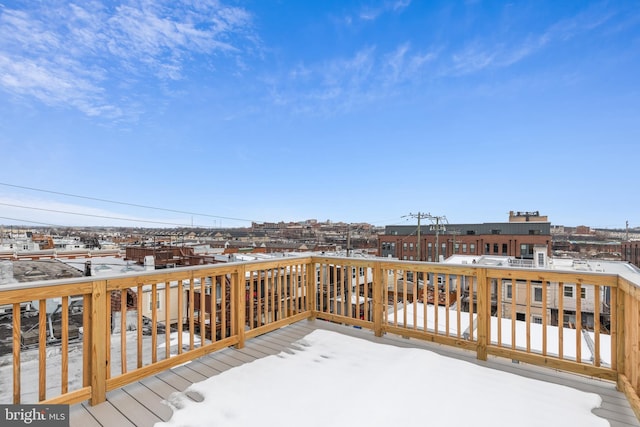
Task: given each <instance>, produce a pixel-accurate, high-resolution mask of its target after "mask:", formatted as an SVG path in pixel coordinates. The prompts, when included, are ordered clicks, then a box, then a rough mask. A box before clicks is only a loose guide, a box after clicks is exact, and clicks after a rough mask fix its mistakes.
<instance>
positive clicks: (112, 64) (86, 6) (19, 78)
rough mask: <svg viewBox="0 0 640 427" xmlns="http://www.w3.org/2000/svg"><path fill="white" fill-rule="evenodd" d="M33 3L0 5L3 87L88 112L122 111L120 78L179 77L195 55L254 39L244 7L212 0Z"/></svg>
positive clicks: (240, 50)
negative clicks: (117, 89)
mask: <svg viewBox="0 0 640 427" xmlns="http://www.w3.org/2000/svg"><path fill="white" fill-rule="evenodd" d="M33 5H34V6H33V7H32V8H24V9H11V8H8V7H4V8H0V70H1V71H0V90H3V91H5V92H7V93H9V94H11V95H14V96H19V97H30V98H35V99H37V100H38V101H40V102H43V103H45V104H47V105H55V106H63V107H72V108H76V109H78V110H80V111H82V112H83V113H84V114H86V115H89V116H106V117H110V118H116V117H119V116H121V115H123V114H125V112H124V111H123V108H126V106H122V105H121V104H120V102H121V99H122V98H124V97H123V96H119V95H118V94H117V93H114V92H115V89H114V88H117V87H120V86H121V85H122V84H123V82H124V83H125V85H126V82H135V81H148V80H149V79H156V80H157V81H159V82H170V81H172V80H177V79H181V78H182V77H183V70H184V67H185V65H186V64H191V63H194V62H195V60H196V59H197V58H196V57H197V56H198V55H203V54H205V55H206V54H213V53H216V54H218V53H221V54H225V55H235V56H238V57H241V56H242V55H243V54H244V53H245V52H244V50H245V47H247V46H249V45H252V44H254V43H255V40H256V37H255V35H253V33H252V17H251V15H250V14H249V13H248V12H247V11H246V10H244V9H242V8H238V7H229V6H225V5H223V4H222V3H220V2H218V1H215V0H212V1H198V2H192V1H187V0H184V1H165V2H156V1H150V0H140V1H135V0H130V1H125V2H123V3H122V4H120V5H117V6H112V5H110V4H109V3H107V4H103V3H101V2H97V1H89V2H83V3H79V4H74V3H66V2H51V4H49V2H45V3H34V4H33ZM236 63H242V62H241V60H236Z"/></svg>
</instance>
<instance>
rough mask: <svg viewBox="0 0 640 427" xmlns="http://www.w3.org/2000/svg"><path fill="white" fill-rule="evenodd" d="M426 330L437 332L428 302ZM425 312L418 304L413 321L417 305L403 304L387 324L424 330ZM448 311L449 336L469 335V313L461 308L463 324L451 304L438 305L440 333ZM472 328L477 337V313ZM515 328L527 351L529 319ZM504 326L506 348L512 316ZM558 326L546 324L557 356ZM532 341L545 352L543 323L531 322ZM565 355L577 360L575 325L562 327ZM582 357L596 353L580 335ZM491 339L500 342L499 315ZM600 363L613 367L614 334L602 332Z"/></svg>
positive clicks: (551, 352)
mask: <svg viewBox="0 0 640 427" xmlns="http://www.w3.org/2000/svg"><path fill="white" fill-rule="evenodd" d="M426 310H427V331H430V332H433V331H435V307H434V306H433V305H431V304H427V306H426ZM405 311H406V313H407V320H406V326H405V320H404V314H405ZM424 312H425V305H424V304H422V303H418V302H416V303H415V313H416V321H415V323H414V320H413V313H414V304H413V303H408V304H406V306H404V307H403V306H402V304H399V305H398V309H397V310H396V311H394V310H393V307H391V308H390V310H389V311H388V312H387V318H388V323H389V324H390V325H397V326H401V327H402V326H404V327H406V328H409V329H411V328H413V327H414V324H415V325H416V329H418V330H424ZM447 312H448V313H449V334H450V335H456V336H457V335H458V330H459V331H460V335H461V336H464V337H465V338H466V336H468V335H467V334H469V332H470V331H469V329H470V328H469V325H470V324H471V321H470V317H469V316H470V315H469V313H468V312H464V311H461V312H460V325H458V323H457V322H458V317H457V316H458V314H457V311H456V309H455V306H452V307H451V309H450V310H447V309H446V307H442V306H438V333H440V334H445V333H446V331H447V324H446V315H447ZM472 322H473V328H474V336H477V335H476V331H475V329H476V328H477V324H476V315H475V314H473V321H472ZM514 323H515V330H516V348H517V349H519V350H525V349H526V348H527V341H526V339H527V322H525V321H522V320H516V321H515V322H514ZM500 325H501V336H500V342H501V343H502V345H503V346H505V347H511V330H512V322H511V319H505V318H501V319H500ZM558 329H559V328H558V327H557V326H552V325H546V334H547V338H546V340H547V348H546V350H547V354H549V355H551V356H556V357H557V356H558V355H559V354H560V353H559V351H560V339H559V334H558V332H559V331H558ZM529 331H530V335H529V336H530V341H529V346H530V348H531V351H533V352H535V353H540V354H541V353H542V347H543V345H542V343H543V338H544V336H543V325H541V324H537V323H531V324H530V328H529ZM588 334H589V337H590V338H589V339H590V341H591V345H593V343H594V342H595V336H594V334H593V332H589V333H588ZM562 335H563V338H562V355H563V357H564V358H565V359H573V360H575V359H576V356H577V345H576V330H575V329H572V328H562ZM579 339H580V356H581V360H582V361H583V362H587V363H589V362H591V360H592V359H593V357H595V355H593V354H592V351H591V348H590V343H588V342H587V339H586V338H585V337H584V335H582V334H580V338H579ZM491 342H492V343H493V344H497V343H498V318H497V317H491ZM600 362H601V363H602V364H603V365H608V366H611V336H610V335H606V334H600Z"/></svg>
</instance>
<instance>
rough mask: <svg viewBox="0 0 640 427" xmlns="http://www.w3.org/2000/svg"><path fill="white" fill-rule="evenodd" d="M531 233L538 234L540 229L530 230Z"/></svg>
mask: <svg viewBox="0 0 640 427" xmlns="http://www.w3.org/2000/svg"><path fill="white" fill-rule="evenodd" d="M529 234H530V235H538V234H540V230H529Z"/></svg>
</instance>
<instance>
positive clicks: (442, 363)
mask: <svg viewBox="0 0 640 427" xmlns="http://www.w3.org/2000/svg"><path fill="white" fill-rule="evenodd" d="M187 392H192V393H193V392H195V393H199V394H200V395H202V397H203V398H204V400H203V401H201V402H195V401H193V400H191V399H189V398H188V397H186V393H187ZM601 402H602V399H601V397H600V396H598V395H596V394H593V393H585V392H582V391H578V390H575V389H572V388H569V387H566V386H561V385H557V384H551V383H546V382H543V381H538V380H533V379H529V378H525V377H522V376H518V375H514V374H511V373H507V372H502V371H498V370H494V369H488V368H485V367H482V366H478V365H474V364H472V363H469V362H464V361H460V360H457V359H452V358H448V357H444V356H440V355H438V354H436V353H433V352H430V351H427V350H422V349H414V348H400V347H395V346H390V345H384V344H378V343H373V342H369V341H366V340H362V339H358V338H353V337H349V336H346V335H342V334H339V333H335V332H329V331H323V330H316V331H314V332H312V333H311V334H309V335H307V336H306V337H305V338H303V339H302V340H300V341H298V342H297V349H296V350H295V351H293V352H292V353H288V352H282V353H280V354H278V355H274V356H268V357H265V358H262V359H258V360H255V361H254V362H251V363H247V364H244V365H242V366H239V367H236V368H232V369H230V370H228V371H225V372H223V373H221V374H219V375H217V376H215V377H211V378H209V379H207V380H204V381H202V382H199V383H195V384H193V385H191V386H190V387H188V388H187V389H186V390H185V391H184V392H177V393H174V394H172V395H171V396H170V397H169V399H168V401H167V402H166V403H167V404H168V405H169V406H171V408H172V409H173V411H174V412H173V416H172V418H171V419H170V420H169V421H167V422H159V423H156V424H155V427H170V426H184V425H188V426H192V427H204V426H213V425H233V426H234V427H242V426H251V427H253V426H257V425H274V426H275V425H296V424H299V425H305V426H318V427H325V426H354V425H366V426H369V427H377V426H384V427H388V426H396V425H401V426H424V425H434V426H440V425H447V426H465V427H466V426H469V425H479V426H481V425H514V423H516V424H517V425H518V426H541V425H544V426H567V425H579V426H581V427H591V426H594V427H595V426H602V427H604V426H607V425H609V424H608V422H607V421H606V420H605V419H602V418H599V417H598V416H596V415H595V414H593V413H592V412H591V411H592V409H594V408H597V407H598V406H600V405H601ZM523 414H529V416H526V415H525V416H523Z"/></svg>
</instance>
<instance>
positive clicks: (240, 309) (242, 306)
mask: <svg viewBox="0 0 640 427" xmlns="http://www.w3.org/2000/svg"><path fill="white" fill-rule="evenodd" d="M232 286H233V289H232V290H233V291H234V292H235V298H234V302H233V303H234V305H235V310H236V311H235V314H236V315H235V318H234V319H233V321H234V323H235V324H234V330H235V333H236V335H237V336H238V343H237V344H236V348H238V349H241V348H244V341H245V336H244V330H245V322H246V310H247V300H246V299H247V290H246V266H245V265H244V264H240V265H238V270H237V271H236V273H234V278H233V280H232Z"/></svg>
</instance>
